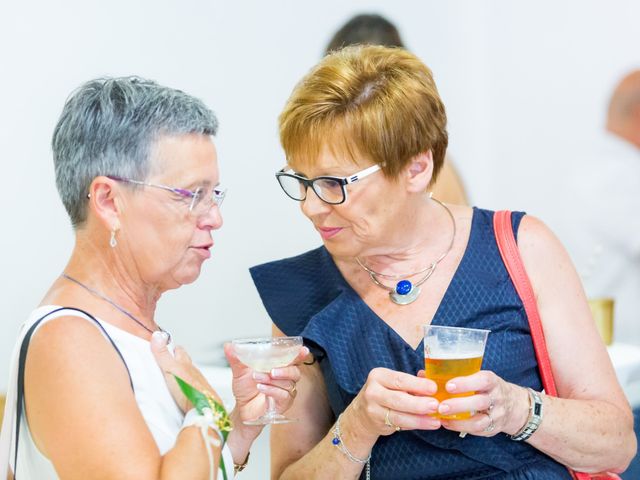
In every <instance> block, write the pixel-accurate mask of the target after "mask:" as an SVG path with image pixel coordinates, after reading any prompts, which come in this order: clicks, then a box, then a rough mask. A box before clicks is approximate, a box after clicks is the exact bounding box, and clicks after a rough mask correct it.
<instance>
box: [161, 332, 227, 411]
mask: <svg viewBox="0 0 640 480" xmlns="http://www.w3.org/2000/svg"><path fill="white" fill-rule="evenodd" d="M167 340H168V338H167V335H166V334H165V333H163V332H154V333H153V335H152V336H151V351H152V352H153V356H154V357H155V358H156V362H158V366H159V367H160V369H161V370H162V373H164V379H165V381H166V382H167V386H168V387H169V391H170V392H171V396H172V397H173V399H174V400H175V401H176V403H177V404H178V406H179V407H180V409H181V410H182V411H183V412H184V413H186V412H187V411H189V410H191V408H193V405H192V404H191V402H190V401H189V400H188V399H187V397H185V396H184V394H183V393H182V390H180V387H179V386H178V382H177V381H176V379H175V377H174V375H175V376H178V377H180V378H181V379H182V380H184V381H185V382H187V383H188V384H190V385H192V386H193V387H194V388H196V389H197V390H200V391H201V392H207V393H210V394H211V395H212V396H213V398H215V399H216V400H217V401H218V402H220V403H222V400H220V397H219V396H218V394H217V393H216V392H215V391H214V390H213V388H211V385H209V382H207V379H206V378H205V377H204V375H202V373H201V372H200V370H198V369H197V368H196V367H195V366H194V365H193V362H192V361H191V357H190V356H189V354H188V353H187V352H186V351H185V350H184V349H183V348H182V347H175V348H174V352H173V354H172V353H171V352H170V351H169V349H168V348H167Z"/></svg>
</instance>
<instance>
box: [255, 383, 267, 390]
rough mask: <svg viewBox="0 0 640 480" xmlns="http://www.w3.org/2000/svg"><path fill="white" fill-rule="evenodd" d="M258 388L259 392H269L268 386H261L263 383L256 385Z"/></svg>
mask: <svg viewBox="0 0 640 480" xmlns="http://www.w3.org/2000/svg"><path fill="white" fill-rule="evenodd" d="M256 388H257V389H258V390H260V391H261V392H264V391H266V390H267V386H266V385H263V384H261V383H259V384H257V385H256Z"/></svg>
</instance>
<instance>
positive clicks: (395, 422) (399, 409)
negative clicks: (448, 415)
mask: <svg viewBox="0 0 640 480" xmlns="http://www.w3.org/2000/svg"><path fill="white" fill-rule="evenodd" d="M436 390H437V386H436V383H435V382H434V381H432V380H429V379H427V378H424V377H418V376H416V375H410V374H408V373H403V372H397V371H395V370H390V369H388V368H374V369H373V370H371V372H369V376H368V378H367V382H366V383H365V384H364V386H363V387H362V389H361V390H360V393H358V395H357V396H356V398H355V399H354V401H353V402H352V404H351V407H350V409H352V410H353V415H354V417H355V418H354V419H357V420H358V421H359V423H360V424H361V426H362V427H363V428H364V429H366V430H367V431H369V432H371V433H373V432H375V433H376V434H377V435H391V434H392V433H395V432H396V431H398V429H400V430H436V429H438V428H440V426H441V425H440V420H438V419H437V418H432V417H430V416H429V415H428V414H431V413H435V412H437V410H438V401H437V400H436V399H435V398H433V397H432V395H433V394H435V392H436Z"/></svg>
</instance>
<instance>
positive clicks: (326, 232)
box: [318, 227, 342, 240]
mask: <svg viewBox="0 0 640 480" xmlns="http://www.w3.org/2000/svg"><path fill="white" fill-rule="evenodd" d="M318 231H319V232H320V236H321V237H322V238H323V239H324V240H327V239H329V238H331V237H333V236H335V235H337V234H338V233H340V232H341V231H342V228H340V227H338V228H328V227H318Z"/></svg>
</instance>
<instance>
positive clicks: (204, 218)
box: [198, 203, 223, 230]
mask: <svg viewBox="0 0 640 480" xmlns="http://www.w3.org/2000/svg"><path fill="white" fill-rule="evenodd" d="M222 223H223V221H222V212H221V211H220V206H219V205H217V204H215V203H213V204H211V207H210V208H209V210H207V212H206V213H205V214H203V215H201V216H200V217H199V218H198V228H202V229H207V230H217V229H219V228H220V227H222Z"/></svg>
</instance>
